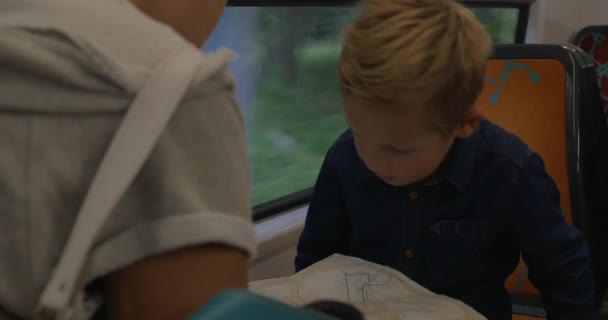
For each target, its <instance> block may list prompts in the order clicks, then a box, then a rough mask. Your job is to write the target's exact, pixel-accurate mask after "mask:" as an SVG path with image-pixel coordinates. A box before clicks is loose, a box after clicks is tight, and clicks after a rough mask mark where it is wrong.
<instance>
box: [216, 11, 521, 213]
mask: <svg viewBox="0 0 608 320" xmlns="http://www.w3.org/2000/svg"><path fill="white" fill-rule="evenodd" d="M231 10H232V11H233V12H232V13H233V16H234V17H236V19H237V21H238V20H243V21H244V17H245V15H247V14H248V15H255V16H254V18H255V21H257V28H256V29H255V30H251V28H247V27H245V28H242V29H243V30H241V31H240V32H242V34H241V35H240V37H241V39H242V40H241V41H243V42H244V41H245V40H249V42H248V43H251V46H252V47H251V48H248V50H249V52H242V54H243V55H245V54H249V55H253V56H254V58H253V59H252V60H251V61H252V62H251V63H253V64H255V66H256V68H249V69H248V70H253V69H255V70H257V73H256V75H257V76H256V77H253V78H252V77H247V78H246V79H245V78H243V79H241V78H239V77H237V90H238V88H239V86H242V82H243V81H249V82H250V83H247V85H249V86H251V85H254V86H255V92H256V93H255V97H242V99H248V100H251V99H253V101H241V104H248V106H249V107H247V109H246V110H244V112H245V113H246V119H247V126H248V131H249V133H248V134H249V137H248V139H249V152H250V157H251V161H252V168H253V201H254V204H260V203H263V202H266V201H269V200H273V199H275V198H278V197H281V196H285V195H288V194H290V193H293V192H297V191H300V190H303V189H305V188H309V187H311V186H312V185H313V184H314V181H315V179H316V176H317V174H318V171H319V168H320V166H321V162H322V161H323V158H324V156H325V153H326V152H327V149H328V148H329V147H330V145H331V144H332V143H333V142H334V141H335V139H336V138H337V137H338V136H339V135H340V133H341V132H343V131H344V130H345V129H346V124H345V122H344V119H343V116H342V112H341V104H340V99H339V92H338V86H337V81H336V71H335V68H336V64H337V61H338V55H339V52H340V36H341V29H342V27H343V26H344V25H346V24H347V23H348V21H350V20H352V19H353V17H354V16H355V15H356V13H357V12H356V9H355V8H350V7H264V8H261V9H260V8H258V9H257V10H251V8H249V9H247V8H229V9H228V10H227V11H231ZM239 10H240V11H239ZM237 11H238V12H237ZM473 11H474V13H475V14H476V15H477V17H478V18H479V19H480V21H482V23H484V25H485V26H486V27H487V28H488V30H489V32H490V34H491V35H492V37H493V40H494V41H495V42H496V43H512V42H514V40H515V29H516V24H517V17H518V11H517V10H516V9H504V8H475V9H473ZM228 13H229V12H228ZM249 18H251V16H250V17H249ZM220 26H221V24H220ZM225 28H230V31H232V32H234V30H238V29H237V28H238V26H234V21H233V22H230V23H228V22H226V26H225ZM226 30H228V29H226ZM252 35H253V37H254V38H253V39H251V36H252ZM245 38H246V39H245ZM220 40H221V39H220ZM251 40H253V41H251ZM237 74H238V72H237Z"/></svg>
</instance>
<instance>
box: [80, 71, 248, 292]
mask: <svg viewBox="0 0 608 320" xmlns="http://www.w3.org/2000/svg"><path fill="white" fill-rule="evenodd" d="M223 76H228V75H223ZM216 80H217V79H216ZM208 81H209V80H208ZM217 82H218V81H215V82H213V83H210V84H209V85H207V86H206V87H207V88H208V89H209V90H207V91H206V92H202V93H201V92H199V94H196V95H190V96H188V97H186V98H185V99H184V100H183V102H182V104H181V105H180V106H179V108H178V110H177V111H176V113H175V114H174V116H173V118H172V119H171V120H170V122H169V124H168V126H167V128H166V129H165V131H164V132H163V134H162V135H161V137H160V139H159V141H158V142H157V145H156V146H155V148H154V149H153V151H152V153H151V155H150V156H149V158H148V159H147V161H146V163H145V164H144V166H143V168H142V170H141V172H140V173H139V175H138V176H137V177H136V178H135V180H134V182H133V184H132V185H131V186H130V188H129V189H128V191H127V192H126V193H125V194H124V195H123V197H122V199H121V200H120V201H119V203H118V204H117V206H116V207H115V209H114V211H113V213H112V215H111V217H110V219H109V221H108V222H107V224H106V225H105V226H104V228H103V230H102V232H101V234H100V236H99V238H98V239H97V242H96V246H95V248H94V250H93V251H92V253H91V255H90V258H89V263H88V266H87V268H86V269H85V275H84V278H85V279H86V280H85V281H91V280H93V279H95V278H98V277H100V276H103V275H105V274H108V273H110V272H112V271H114V270H117V269H120V268H122V267H125V266H127V265H129V264H131V263H133V262H135V261H137V260H140V259H142V258H145V257H147V256H151V255H156V254H159V253H163V252H167V251H171V250H175V249H179V248H183V247H187V246H194V245H200V244H207V243H218V244H225V245H228V246H231V247H234V248H238V249H241V250H243V251H245V252H247V253H248V254H249V255H250V256H251V255H254V254H255V246H256V241H255V233H254V227H253V222H252V220H251V203H250V170H249V165H248V159H247V154H246V147H245V134H244V126H243V121H242V118H241V115H240V113H239V110H238V106H237V103H236V101H235V100H234V97H233V90H232V82H230V81H223V83H227V84H230V85H229V86H227V87H226V88H218V86H217Z"/></svg>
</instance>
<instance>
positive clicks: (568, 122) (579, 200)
mask: <svg viewBox="0 0 608 320" xmlns="http://www.w3.org/2000/svg"><path fill="white" fill-rule="evenodd" d="M590 67H591V64H590V63H589V60H585V58H584V55H583V54H581V53H580V50H577V49H576V48H574V47H569V46H559V45H504V46H498V47H497V48H496V51H495V55H494V57H493V59H491V61H490V63H489V66H488V69H487V72H486V84H485V86H484V88H483V91H482V93H481V95H480V97H479V99H478V101H477V105H478V106H479V107H481V109H482V112H483V115H484V116H485V117H486V118H488V119H489V120H490V121H493V122H494V123H497V124H498V125H500V126H501V127H503V128H505V129H506V130H507V131H510V132H513V133H515V134H516V135H517V136H519V137H520V138H521V139H522V140H524V141H525V142H526V143H527V144H528V145H529V146H530V147H531V148H532V149H534V150H535V151H536V152H538V153H539V154H540V155H541V157H542V158H543V160H544V163H545V167H546V170H547V172H548V173H549V174H550V175H551V177H552V178H553V179H554V181H555V183H556V184H557V187H558V189H559V192H560V198H561V206H562V210H563V213H564V216H565V219H566V220H567V221H568V222H569V223H572V224H574V225H575V226H577V227H578V228H579V229H581V230H582V231H583V233H584V234H585V235H586V237H587V238H588V239H593V238H594V237H597V234H592V233H593V230H591V228H590V221H591V220H590V216H591V215H592V212H593V208H594V207H592V206H590V205H589V202H588V201H587V198H588V196H587V194H588V193H589V188H586V187H587V186H589V185H591V184H590V181H589V180H588V179H587V176H586V175H588V174H587V173H588V172H589V169H588V167H589V165H588V163H587V162H593V160H592V158H590V157H589V155H588V154H589V153H590V152H591V150H594V149H597V147H596V146H592V147H591V148H588V147H582V146H581V145H580V144H581V143H582V142H583V141H587V140H586V139H585V138H584V137H582V135H583V134H587V131H585V132H583V131H584V130H580V126H584V125H586V123H583V121H589V119H590V118H592V117H582V116H581V110H583V109H584V110H592V109H594V108H595V109H596V111H598V112H599V113H597V114H596V116H595V118H596V120H597V119H599V120H600V122H602V123H603V117H602V115H601V107H600V105H599V100H597V99H596V100H593V101H592V102H589V103H590V104H594V103H595V105H585V106H582V105H581V102H582V101H583V100H582V99H581V96H580V95H581V94H586V95H591V96H593V87H592V86H590V85H589V83H591V84H593V85H595V80H594V78H593V75H592V73H590V69H589V68H590ZM585 68H587V69H588V70H587V71H586V72H584V70H585ZM583 91H584V92H583ZM589 92H591V93H589ZM594 92H595V96H596V97H598V98H599V94H598V91H597V87H595V91H594ZM585 101H587V100H585ZM585 103H587V102H585ZM589 103H587V104H589ZM586 112H587V111H585V112H584V113H585V114H586ZM605 142H606V143H608V140H606V141H605ZM582 153H586V154H582ZM583 162H584V163H583ZM581 167H585V168H584V169H581ZM594 170H595V169H594ZM593 172H595V171H593ZM593 182H594V181H593ZM594 183H595V182H594ZM604 239H606V238H605V237H604ZM505 285H506V287H507V289H508V290H509V291H510V292H511V293H512V294H516V295H517V294H521V295H527V296H538V291H537V290H536V289H535V288H534V286H533V285H532V284H531V283H530V281H529V280H528V277H527V270H526V267H525V265H524V263H523V262H520V264H519V266H518V268H517V270H516V271H515V272H514V273H513V274H512V275H511V276H510V277H509V278H508V279H507V282H506V284H505Z"/></svg>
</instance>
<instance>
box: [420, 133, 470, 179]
mask: <svg viewBox="0 0 608 320" xmlns="http://www.w3.org/2000/svg"><path fill="white" fill-rule="evenodd" d="M479 140H480V137H479V130H476V131H475V132H474V133H473V135H471V136H470V137H469V138H467V139H456V140H455V141H454V144H453V145H452V148H451V149H450V151H449V152H448V155H447V156H446V157H445V159H444V161H443V163H442V165H441V166H440V167H439V169H438V170H437V171H436V173H435V174H433V175H432V176H431V177H429V178H428V179H426V181H425V183H424V185H425V186H429V187H432V186H435V185H438V184H439V183H441V182H442V181H444V180H445V181H446V182H448V183H450V184H451V185H452V186H454V187H455V188H456V189H458V190H459V191H462V190H463V189H464V188H465V187H466V186H467V185H468V184H469V182H470V180H471V176H472V175H473V170H474V168H475V150H476V149H477V146H478V145H479Z"/></svg>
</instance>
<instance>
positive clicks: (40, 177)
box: [0, 0, 255, 320]
mask: <svg viewBox="0 0 608 320" xmlns="http://www.w3.org/2000/svg"><path fill="white" fill-rule="evenodd" d="M184 44H185V40H183V39H182V38H181V37H180V36H178V35H177V34H176V33H175V32H174V31H172V30H171V29H170V28H168V27H166V26H163V25H161V24H159V23H156V22H154V21H152V20H151V19H149V18H147V17H145V16H144V15H143V14H141V13H140V12H139V11H138V10H137V9H136V8H134V7H133V6H131V5H130V4H129V3H128V2H126V1H120V0H113V1H110V0H107V1H84V0H53V1H40V0H0V154H1V156H0V320H15V319H29V318H31V317H32V312H33V308H34V307H35V305H36V302H37V300H38V298H39V296H40V294H41V290H42V289H43V288H44V286H45V285H46V283H47V281H48V280H49V277H50V274H51V272H52V270H53V268H54V266H55V264H56V263H57V261H58V258H59V255H60V254H61V251H62V249H63V246H64V244H65V241H66V239H67V237H68V235H69V232H70V231H71V227H72V225H73V223H74V221H75V218H76V214H77V212H78V209H79V206H80V204H81V203H82V200H83V197H84V195H85V193H86V191H87V188H88V186H89V184H90V182H91V180H92V178H93V175H94V174H95V171H96V170H97V168H98V166H99V164H100V162H101V159H102V156H103V154H104V153H105V151H106V148H107V147H108V144H109V142H110V140H111V138H112V136H113V134H114V132H115V130H116V128H117V126H118V125H119V123H120V121H121V119H122V116H123V115H124V113H125V110H126V109H127V108H128V106H129V105H130V104H131V101H132V99H133V97H134V96H135V94H136V93H137V91H138V90H139V89H140V88H141V87H142V86H143V84H144V83H145V81H146V79H147V78H148V76H149V75H150V73H151V71H152V70H153V69H154V68H155V67H156V66H157V65H158V63H159V62H160V61H161V60H162V58H163V57H165V56H166V55H167V54H169V53H170V52H172V50H174V49H175V48H179V47H182V46H183V45H184ZM201 60H202V63H201V64H200V65H201V68H204V66H205V64H204V60H205V57H204V56H203V55H201ZM233 91H234V82H233V79H232V76H231V74H230V73H229V71H228V69H227V66H224V67H223V68H221V69H219V70H217V71H216V72H215V73H214V74H213V76H211V77H210V78H208V79H206V80H205V79H202V78H197V79H195V80H194V81H193V82H192V84H191V86H190V87H189V89H188V91H187V93H186V96H185V98H184V99H183V101H182V103H181V104H180V106H179V107H178V109H177V111H176V113H175V114H174V116H173V118H172V119H171V121H170V122H169V124H168V126H167V128H166V129H165V131H164V133H163V134H162V135H161V137H160V139H159V141H158V143H157V145H156V146H155V148H154V150H153V151H152V154H151V155H150V157H149V158H148V160H147V162H146V163H145V165H144V167H143V169H142V171H141V172H140V174H139V175H138V176H137V178H136V179H135V181H134V183H133V184H132V185H131V187H130V188H129V190H128V191H127V192H126V194H125V195H124V196H123V197H122V199H121V200H120V202H119V204H118V205H117V206H116V208H115V209H114V211H113V213H112V216H111V217H110V219H109V221H108V222H107V224H106V225H105V226H104V228H103V230H102V232H101V234H100V235H99V237H98V238H97V240H96V245H95V247H94V249H93V250H92V252H91V253H90V256H89V258H88V260H87V265H86V267H85V270H84V271H83V275H82V279H83V280H82V283H81V286H84V285H86V284H88V283H90V282H91V281H93V280H95V279H98V278H100V277H103V276H104V275H106V274H108V273H109V272H112V271H114V270H117V269H120V268H123V267H125V266H127V265H129V264H131V263H133V262H135V261H137V260H140V259H142V258H144V257H147V256H150V255H154V254H158V253H162V252H166V251H169V250H174V249H177V248H181V247H184V246H191V245H196V244H203V243H210V242H213V243H224V244H228V245H230V246H234V247H236V248H240V249H242V250H244V251H246V252H248V253H249V254H250V255H253V254H254V253H255V238H254V230H253V224H252V222H251V214H250V207H251V206H250V198H249V179H250V172H249V167H248V164H247V157H246V148H245V144H244V127H243V123H242V119H241V115H240V113H239V109H238V106H237V104H236V102H235V100H234V92H233Z"/></svg>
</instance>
